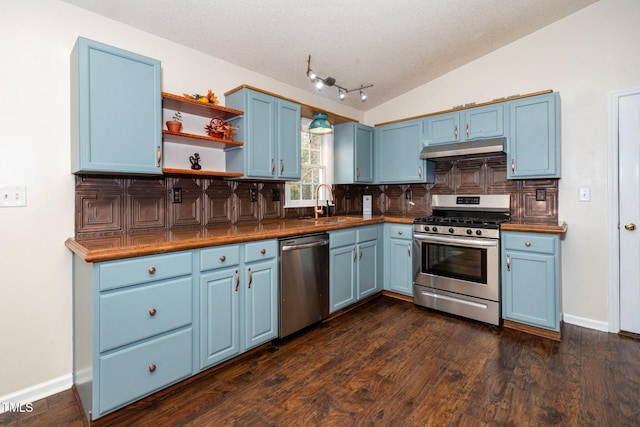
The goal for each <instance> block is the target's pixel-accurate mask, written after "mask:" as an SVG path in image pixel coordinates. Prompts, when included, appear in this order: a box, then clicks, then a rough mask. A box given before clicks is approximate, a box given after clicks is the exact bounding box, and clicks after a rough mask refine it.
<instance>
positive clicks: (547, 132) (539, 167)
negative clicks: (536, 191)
mask: <svg viewBox="0 0 640 427" xmlns="http://www.w3.org/2000/svg"><path fill="white" fill-rule="evenodd" d="M508 108H509V121H510V126H511V128H510V132H509V138H508V143H507V162H508V165H509V166H508V167H509V171H508V174H507V177H508V178H512V179H526V178H560V96H559V95H558V93H557V92H554V93H549V94H545V95H538V96H533V97H530V98H522V99H519V100H515V101H511V102H509V104H508Z"/></svg>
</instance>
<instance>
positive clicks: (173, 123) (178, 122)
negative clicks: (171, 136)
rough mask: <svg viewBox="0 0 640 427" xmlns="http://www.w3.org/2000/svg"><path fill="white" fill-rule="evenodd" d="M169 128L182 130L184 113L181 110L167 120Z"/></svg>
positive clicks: (176, 130)
mask: <svg viewBox="0 0 640 427" xmlns="http://www.w3.org/2000/svg"><path fill="white" fill-rule="evenodd" d="M167 129H169V130H170V131H171V132H180V129H182V114H181V113H180V111H176V112H175V113H173V117H172V118H171V120H169V121H168V122H167Z"/></svg>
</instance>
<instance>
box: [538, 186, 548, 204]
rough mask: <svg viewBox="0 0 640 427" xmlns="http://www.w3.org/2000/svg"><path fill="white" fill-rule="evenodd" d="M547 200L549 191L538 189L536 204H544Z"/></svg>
mask: <svg viewBox="0 0 640 427" xmlns="http://www.w3.org/2000/svg"><path fill="white" fill-rule="evenodd" d="M545 200H547V190H546V189H545V188H536V202H544V201H545Z"/></svg>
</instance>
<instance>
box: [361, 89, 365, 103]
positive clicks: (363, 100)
mask: <svg viewBox="0 0 640 427" xmlns="http://www.w3.org/2000/svg"><path fill="white" fill-rule="evenodd" d="M366 100H367V94H366V93H364V92H363V91H362V89H360V101H362V102H365V101H366Z"/></svg>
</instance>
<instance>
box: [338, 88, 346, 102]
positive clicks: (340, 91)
mask: <svg viewBox="0 0 640 427" xmlns="http://www.w3.org/2000/svg"><path fill="white" fill-rule="evenodd" d="M346 97H347V92H345V91H344V89H338V98H340V101H344V99H345V98H346Z"/></svg>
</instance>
